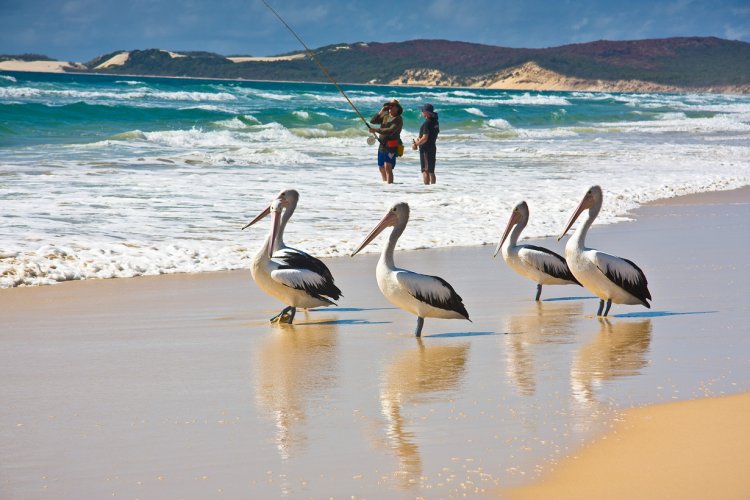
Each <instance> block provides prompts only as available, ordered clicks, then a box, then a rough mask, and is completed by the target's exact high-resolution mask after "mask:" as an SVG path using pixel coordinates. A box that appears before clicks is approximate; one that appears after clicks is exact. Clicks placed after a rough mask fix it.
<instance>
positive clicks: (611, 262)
mask: <svg viewBox="0 0 750 500" xmlns="http://www.w3.org/2000/svg"><path fill="white" fill-rule="evenodd" d="M594 263H595V264H596V267H597V268H598V269H599V270H600V271H601V272H602V273H604V275H605V276H606V277H607V278H608V279H609V280H610V281H612V283H614V284H616V285H617V286H619V287H620V288H622V289H623V290H625V291H626V292H628V293H629V294H630V295H632V296H633V297H635V298H637V299H638V300H640V301H641V304H643V305H644V306H645V307H648V308H651V306H650V305H649V303H648V302H646V301H647V300H651V292H649V291H648V281H647V280H646V275H645V274H644V273H643V271H642V270H641V268H640V267H638V266H637V265H635V263H634V262H632V261H630V260H628V259H623V258H621V257H615V256H614V255H609V254H607V253H604V252H599V251H594Z"/></svg>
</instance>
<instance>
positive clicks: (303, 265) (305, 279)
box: [271, 250, 341, 304]
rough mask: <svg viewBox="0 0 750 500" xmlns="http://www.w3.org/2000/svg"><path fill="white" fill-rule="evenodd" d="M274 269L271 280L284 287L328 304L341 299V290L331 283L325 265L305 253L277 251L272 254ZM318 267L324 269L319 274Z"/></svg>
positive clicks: (331, 279)
mask: <svg viewBox="0 0 750 500" xmlns="http://www.w3.org/2000/svg"><path fill="white" fill-rule="evenodd" d="M273 261H275V262H276V264H277V266H276V269H274V270H273V271H271V278H273V280H274V281H276V282H278V283H281V284H282V285H284V286H288V287H290V288H295V289H297V290H304V291H305V292H306V293H308V294H310V295H311V296H313V297H315V298H318V299H320V300H323V301H325V302H330V303H331V304H333V303H334V302H333V301H334V300H338V298H339V297H341V290H339V288H338V287H337V286H336V285H335V284H334V283H333V278H332V277H331V273H330V271H328V268H326V267H325V264H323V263H322V262H320V261H319V260H318V259H316V258H315V257H311V256H309V255H307V254H305V253H297V252H287V251H284V250H282V251H279V252H276V253H275V254H274V257H273ZM320 266H323V268H324V269H325V271H324V272H321V270H320Z"/></svg>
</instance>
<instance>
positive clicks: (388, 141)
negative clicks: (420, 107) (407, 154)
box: [368, 99, 404, 184]
mask: <svg viewBox="0 0 750 500" xmlns="http://www.w3.org/2000/svg"><path fill="white" fill-rule="evenodd" d="M403 112H404V109H403V108H402V107H401V104H400V103H399V102H398V101H397V100H396V99H393V100H391V101H388V102H387V103H385V104H383V107H382V108H381V109H380V111H378V112H377V113H376V114H375V116H373V117H372V118H371V119H370V123H371V124H372V125H379V126H380V127H379V128H369V129H368V130H369V131H370V133H373V134H375V133H376V134H378V141H379V142H380V146H378V168H379V169H380V176H381V177H382V178H383V182H387V183H388V184H393V168H394V167H395V166H396V158H397V156H398V147H399V145H400V144H401V129H402V128H403V127H404V119H403V117H402V116H401V114H402V113H403Z"/></svg>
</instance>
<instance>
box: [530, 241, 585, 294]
mask: <svg viewBox="0 0 750 500" xmlns="http://www.w3.org/2000/svg"><path fill="white" fill-rule="evenodd" d="M518 257H519V258H520V259H521V261H523V262H524V263H525V264H528V265H529V266H531V267H534V268H535V269H539V270H540V271H542V272H544V273H545V274H548V275H550V276H553V277H555V278H558V279H561V280H566V281H570V282H572V283H576V284H578V285H580V283H579V282H578V280H577V279H576V278H575V276H573V273H572V272H570V268H569V267H568V263H567V262H566V261H565V258H564V257H563V256H562V255H559V254H556V253H555V252H553V251H552V250H548V249H546V248H544V247H538V246H536V245H523V246H522V247H521V249H520V250H519V252H518Z"/></svg>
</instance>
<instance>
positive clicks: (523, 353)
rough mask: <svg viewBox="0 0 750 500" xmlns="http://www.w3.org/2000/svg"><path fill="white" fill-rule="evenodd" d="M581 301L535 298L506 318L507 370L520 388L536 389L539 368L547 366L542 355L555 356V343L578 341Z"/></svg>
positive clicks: (530, 391) (524, 390) (523, 390)
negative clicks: (552, 348) (575, 322)
mask: <svg viewBox="0 0 750 500" xmlns="http://www.w3.org/2000/svg"><path fill="white" fill-rule="evenodd" d="M582 310H583V304H581V302H580V301H572V300H566V301H560V302H547V303H545V304H542V303H540V302H534V303H532V304H530V306H529V307H527V308H525V309H523V311H520V312H519V313H517V314H514V315H512V316H509V317H507V318H506V320H505V327H504V331H505V332H506V333H507V334H506V335H504V336H503V338H504V340H505V345H506V347H507V349H505V359H506V374H507V376H508V378H509V379H510V380H511V381H513V383H514V384H515V385H516V387H517V389H518V392H519V393H520V394H522V395H524V396H531V395H533V394H534V393H535V392H536V387H537V377H538V376H539V375H540V374H538V373H537V371H538V370H544V369H545V368H544V366H545V363H544V359H542V360H541V361H537V359H536V358H538V357H542V356H545V355H546V356H550V355H552V356H554V355H557V354H559V353H558V351H555V350H550V346H551V345H554V344H570V343H573V342H575V338H576V329H575V328H574V320H575V318H576V317H577V316H579V315H580V314H581V311H582Z"/></svg>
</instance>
